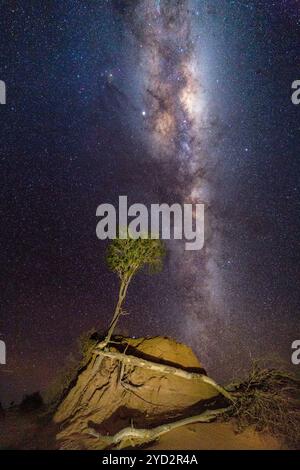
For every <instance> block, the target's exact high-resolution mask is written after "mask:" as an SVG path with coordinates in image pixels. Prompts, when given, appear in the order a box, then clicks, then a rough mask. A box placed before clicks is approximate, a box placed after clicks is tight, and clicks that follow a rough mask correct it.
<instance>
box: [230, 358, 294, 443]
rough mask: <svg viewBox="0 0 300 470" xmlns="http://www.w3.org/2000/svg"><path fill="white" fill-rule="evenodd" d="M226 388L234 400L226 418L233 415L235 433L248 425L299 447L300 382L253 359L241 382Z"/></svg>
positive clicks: (290, 375)
mask: <svg viewBox="0 0 300 470" xmlns="http://www.w3.org/2000/svg"><path fill="white" fill-rule="evenodd" d="M226 389H227V390H228V391H229V392H231V394H232V395H233V397H234V398H235V399H236V401H235V404H234V405H233V406H232V407H230V410H229V411H228V413H227V418H234V419H235V424H236V429H237V431H238V432H241V431H243V430H244V429H246V428H247V427H248V426H253V427H254V428H255V430H256V431H259V432H267V433H269V434H271V435H273V436H275V437H276V438H278V439H280V440H281V441H282V442H283V443H285V444H286V445H287V446H288V447H291V448H299V446H300V381H299V379H297V378H296V377H294V376H293V375H292V374H289V373H288V372H285V371H284V370H280V369H271V368H267V367H264V366H263V365H262V363H261V361H255V362H254V363H253V365H252V368H251V370H250V372H249V375H248V377H246V378H245V379H244V380H242V381H241V382H238V383H235V384H232V385H230V386H228V387H226Z"/></svg>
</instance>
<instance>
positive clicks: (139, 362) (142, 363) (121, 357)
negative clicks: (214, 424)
mask: <svg viewBox="0 0 300 470" xmlns="http://www.w3.org/2000/svg"><path fill="white" fill-rule="evenodd" d="M95 352H96V353H97V354H99V355H102V356H105V357H109V358H111V359H114V360H118V361H121V362H123V363H124V364H129V365H133V366H136V367H142V368H144V369H149V370H153V371H157V372H160V373H163V374H171V375H176V376H177V377H182V378H184V379H187V380H198V381H200V382H203V383H206V384H207V385H210V386H211V387H213V388H214V389H216V390H217V391H218V392H219V393H220V394H221V395H223V396H224V397H225V398H227V399H228V400H229V401H231V402H233V401H234V398H233V397H232V395H231V394H230V393H229V392H228V391H227V390H225V389H224V388H223V387H221V386H220V385H218V384H217V383H216V382H215V381H214V380H212V379H211V378H210V377H208V376H207V375H204V374H197V373H195V372H188V371H186V370H183V369H179V368H177V367H173V366H167V365H164V364H157V363H156V362H151V361H148V360H146V359H141V358H138V357H135V356H130V355H126V354H122V353H119V352H113V351H108V350H103V349H101V348H98V347H97V348H96V349H95Z"/></svg>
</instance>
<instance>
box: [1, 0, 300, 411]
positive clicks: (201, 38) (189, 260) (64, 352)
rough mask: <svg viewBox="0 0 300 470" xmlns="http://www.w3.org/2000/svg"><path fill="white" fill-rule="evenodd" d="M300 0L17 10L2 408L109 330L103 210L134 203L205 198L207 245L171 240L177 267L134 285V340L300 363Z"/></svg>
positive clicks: (7, 174)
mask: <svg viewBox="0 0 300 470" xmlns="http://www.w3.org/2000/svg"><path fill="white" fill-rule="evenodd" d="M4 3H5V2H4ZM50 3H51V4H50ZM297 5H298V4H297V2H296V1H292V0H291V1H286V0H278V1H274V2H266V1H262V0H230V1H228V0H201V1H200V0H193V1H192V0H190V1H187V0H182V1H176V0H169V1H167V0H164V1H162V0H160V1H159V0H103V1H98V2H89V1H79V0H66V1H64V2H61V1H58V0H53V2H15V4H14V5H13V6H11V2H6V4H3V6H1V21H2V23H3V31H5V35H4V38H3V41H2V42H1V48H2V49H1V54H0V56H1V64H0V65H1V76H0V79H1V80H4V81H5V83H6V85H7V105H5V106H1V107H0V111H1V131H2V134H3V135H2V138H1V149H0V163H1V171H2V168H3V172H2V174H3V179H2V186H1V205H2V207H1V217H2V220H3V226H4V227H5V230H3V231H2V232H3V233H2V237H1V251H0V257H1V266H2V268H1V269H2V279H1V280H0V283H1V284H0V287H1V293H2V295H1V325H0V326H1V331H0V334H1V340H4V341H5V342H6V345H7V358H8V363H7V367H6V368H5V370H4V369H3V368H2V369H0V373H1V383H0V400H1V401H2V400H4V401H5V402H6V403H7V402H9V401H11V400H12V399H19V398H20V396H21V395H22V394H23V393H29V392H32V391H35V390H43V389H45V388H47V387H48V386H49V383H50V381H51V379H53V378H54V377H55V376H56V374H57V371H58V370H59V369H60V368H61V367H62V366H63V365H64V363H65V360H66V358H67V356H68V355H69V353H70V351H74V349H75V347H76V341H77V338H78V336H80V335H81V334H82V333H83V332H86V331H87V330H91V329H92V328H98V329H100V330H101V331H103V330H104V329H105V328H106V327H107V325H108V323H109V320H110V317H111V313H112V311H113V309H114V307H115V299H116V297H117V292H118V280H117V279H116V277H115V276H114V275H113V274H112V273H110V272H109V271H108V269H107V266H106V265H105V260H104V254H105V249H106V244H105V242H102V241H99V240H98V239H97V237H96V233H95V228H96V224H97V220H96V217H95V212H96V208H97V207H98V205H99V204H101V203H112V204H114V205H117V201H118V197H119V195H124V194H125V195H128V199H129V203H130V204H131V203H134V202H140V203H144V204H146V205H147V206H148V205H149V204H151V203H163V202H165V203H169V204H171V203H174V202H177V203H184V202H202V203H204V204H205V208H206V210H205V224H206V226H205V229H206V233H205V246H204V248H203V249H202V250H201V251H199V252H187V251H185V250H184V242H181V241H177V240H176V241H170V242H169V241H168V242H167V248H168V250H167V256H166V260H165V263H164V269H163V271H162V272H161V273H160V274H158V275H156V276H147V275H146V273H144V272H141V273H139V274H138V275H137V276H136V278H135V279H134V281H133V282H132V285H131V286H130V289H129V291H128V297H127V301H126V310H127V311H128V312H129V313H130V314H129V315H128V316H125V317H124V318H122V320H121V321H120V325H119V332H120V333H123V334H129V335H135V336H138V335H140V336H145V335H151V336H152V335H159V334H164V335H169V336H171V337H174V338H176V339H178V340H180V341H184V342H186V343H188V344H189V345H191V346H192V347H193V349H194V351H195V353H196V354H197V355H198V356H199V358H200V360H201V361H202V362H203V365H204V366H205V368H206V369H207V370H208V372H209V374H210V375H211V376H212V377H214V378H215V379H216V380H219V381H227V380H229V379H230V377H231V376H232V375H234V376H235V377H236V376H237V373H238V369H242V370H243V371H245V370H246V369H247V368H248V367H249V362H250V360H251V358H253V357H257V356H258V357H261V356H263V357H265V356H266V355H269V354H270V353H272V354H273V353H276V354H278V355H279V356H280V358H281V359H284V360H286V361H287V367H291V361H290V353H291V344H292V342H293V341H294V340H295V339H296V338H297V336H298V332H299V308H300V307H299V306H300V300H299V286H298V279H299V263H300V261H299V260H300V254H299V233H300V228H299V220H300V218H299V200H300V197H299V176H298V175H299V155H298V154H299V107H296V106H293V105H292V103H291V100H290V90H291V83H292V81H294V80H296V79H299V76H298V75H299V70H298V68H297V61H298V57H299V50H300V43H299V38H300V34H299V28H300V23H299V7H298V6H297ZM2 372H3V373H2ZM2 379H3V380H2Z"/></svg>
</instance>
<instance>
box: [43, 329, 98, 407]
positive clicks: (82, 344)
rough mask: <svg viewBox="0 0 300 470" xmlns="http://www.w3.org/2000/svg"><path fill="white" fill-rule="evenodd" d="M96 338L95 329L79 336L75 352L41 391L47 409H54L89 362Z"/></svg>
mask: <svg viewBox="0 0 300 470" xmlns="http://www.w3.org/2000/svg"><path fill="white" fill-rule="evenodd" d="M98 339H99V338H98V335H97V333H95V330H91V331H88V332H86V333H84V334H82V335H81V336H80V337H79V339H78V341H77V350H76V351H75V354H70V355H69V356H68V357H67V358H66V362H65V366H64V367H63V368H62V369H61V370H60V371H59V372H58V374H57V377H56V379H55V380H54V381H53V383H52V384H51V385H50V386H49V388H48V389H47V390H46V391H45V392H44V393H43V398H44V401H45V403H46V405H47V406H48V409H49V411H51V410H53V411H54V410H55V408H56V406H57V405H58V403H60V401H61V400H62V399H63V398H64V397H65V395H66V393H67V392H68V390H69V389H70V387H71V386H72V384H73V383H74V381H75V380H76V378H77V376H78V372H79V371H80V370H81V369H82V368H83V367H85V366H86V364H87V363H88V362H89V360H90V358H91V355H92V351H93V349H94V347H95V346H96V344H97V342H98Z"/></svg>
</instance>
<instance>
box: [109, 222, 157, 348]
mask: <svg viewBox="0 0 300 470" xmlns="http://www.w3.org/2000/svg"><path fill="white" fill-rule="evenodd" d="M164 255H165V248H164V245H163V243H162V242H161V240H159V239H150V238H132V237H131V236H130V233H129V232H128V230H127V238H116V239H114V240H113V241H112V242H111V244H110V245H109V246H108V250H107V255H106V262H107V265H108V267H109V269H111V271H114V272H115V273H117V275H118V277H119V279H120V288H119V297H118V302H117V305H116V308H115V312H114V314H113V317H112V320H111V322H110V325H109V329H108V332H107V335H106V338H105V339H104V341H103V342H102V343H101V347H102V348H104V347H105V346H106V345H107V344H108V343H109V341H110V339H111V336H112V334H113V332H114V329H115V327H116V324H117V322H118V320H119V318H120V315H121V314H122V305H123V302H124V300H125V297H126V293H127V289H128V286H129V284H130V281H131V279H132V278H133V276H134V275H135V274H136V273H137V272H138V271H139V270H141V269H142V268H143V267H145V266H147V267H148V268H149V271H150V272H158V271H160V269H161V268H162V260H163V257H164Z"/></svg>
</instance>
